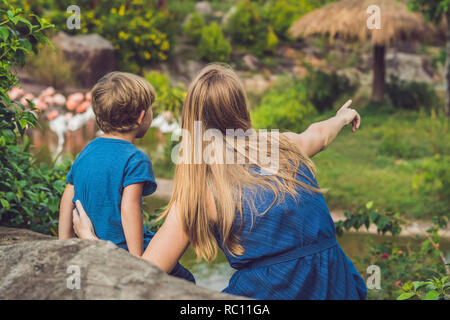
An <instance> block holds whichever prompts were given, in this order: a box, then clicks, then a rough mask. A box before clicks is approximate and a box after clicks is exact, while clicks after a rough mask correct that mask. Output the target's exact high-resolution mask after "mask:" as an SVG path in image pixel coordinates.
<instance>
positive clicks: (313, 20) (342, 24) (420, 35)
mask: <svg viewBox="0 0 450 320" xmlns="http://www.w3.org/2000/svg"><path fill="white" fill-rule="evenodd" d="M371 5H377V6H379V7H380V9H381V10H380V13H381V29H379V30H377V29H372V30H370V29H369V28H368V27H367V19H368V18H369V17H370V14H368V13H367V12H366V10H367V8H368V7H369V6H371ZM289 33H290V35H291V36H293V37H294V38H297V37H300V36H302V37H307V36H310V35H313V34H320V35H328V36H330V37H331V38H335V37H339V38H342V39H344V40H356V41H366V40H367V39H370V40H371V42H372V44H374V45H388V44H389V43H390V42H395V41H398V40H420V39H432V38H436V37H439V38H441V37H442V35H444V34H445V30H444V25H443V24H442V27H439V28H437V27H436V26H434V25H433V24H432V23H430V22H427V21H426V20H425V19H424V17H423V16H422V14H420V13H416V12H411V11H410V10H408V8H407V6H406V4H405V3H403V2H399V1H397V0H342V1H338V2H334V3H331V4H328V5H326V6H324V7H322V8H320V9H317V10H314V11H312V12H310V13H308V14H306V15H305V16H303V17H301V18H300V19H299V20H297V21H296V22H294V23H293V24H292V26H291V28H290V29H289Z"/></svg>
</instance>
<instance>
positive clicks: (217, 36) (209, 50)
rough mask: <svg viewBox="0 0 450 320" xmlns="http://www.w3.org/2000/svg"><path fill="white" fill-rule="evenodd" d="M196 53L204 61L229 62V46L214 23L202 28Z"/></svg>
mask: <svg viewBox="0 0 450 320" xmlns="http://www.w3.org/2000/svg"><path fill="white" fill-rule="evenodd" d="M198 52H199V55H200V57H201V58H202V59H205V60H206V61H211V62H228V60H230V53H231V45H230V43H229V42H228V40H227V39H225V37H224V36H223V32H222V29H221V28H220V26H219V25H218V24H217V23H216V22H212V23H211V24H210V25H209V26H207V27H203V29H202V36H201V39H200V43H199V45H198Z"/></svg>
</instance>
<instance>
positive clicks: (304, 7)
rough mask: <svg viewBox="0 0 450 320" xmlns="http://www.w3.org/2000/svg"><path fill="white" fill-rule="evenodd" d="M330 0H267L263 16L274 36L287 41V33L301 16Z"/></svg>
mask: <svg viewBox="0 0 450 320" xmlns="http://www.w3.org/2000/svg"><path fill="white" fill-rule="evenodd" d="M328 2H331V1H330V0H307V1H298V0H269V1H266V4H265V6H264V9H263V13H262V14H263V16H264V18H265V19H266V20H267V21H268V23H269V24H270V25H271V26H273V29H274V31H275V33H276V35H277V36H278V37H280V38H283V39H288V38H289V35H288V34H287V31H288V30H289V28H290V27H291V25H292V23H293V22H294V21H295V20H297V19H298V18H300V17H301V16H302V15H304V14H306V13H308V12H309V11H312V10H314V9H316V8H319V7H321V6H322V5H323V4H325V3H328Z"/></svg>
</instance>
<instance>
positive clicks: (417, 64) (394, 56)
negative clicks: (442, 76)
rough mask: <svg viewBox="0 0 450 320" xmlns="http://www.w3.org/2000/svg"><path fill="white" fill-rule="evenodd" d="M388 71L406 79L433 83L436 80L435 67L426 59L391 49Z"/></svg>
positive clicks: (388, 73)
mask: <svg viewBox="0 0 450 320" xmlns="http://www.w3.org/2000/svg"><path fill="white" fill-rule="evenodd" d="M386 73H387V75H388V77H389V76H390V75H394V76H397V77H399V78H400V79H401V80H405V81H418V82H428V83H432V82H433V80H435V79H434V78H435V76H436V77H438V76H437V75H435V74H434V73H435V72H434V70H433V68H432V67H431V66H430V63H429V61H428V60H426V59H422V57H421V56H419V55H416V54H410V53H404V52H397V51H395V50H389V51H388V53H387V54H386Z"/></svg>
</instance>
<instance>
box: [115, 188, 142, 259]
mask: <svg viewBox="0 0 450 320" xmlns="http://www.w3.org/2000/svg"><path fill="white" fill-rule="evenodd" d="M143 186H144V184H143V183H135V184H130V185H128V186H126V187H125V188H124V190H123V194H122V204H121V210H120V213H121V217H122V226H123V231H124V233H125V239H126V240H127V246H128V251H129V252H130V253H131V254H132V255H135V256H138V257H140V256H141V255H142V252H143V241H144V221H143V219H142V211H141V199H142V189H143Z"/></svg>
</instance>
